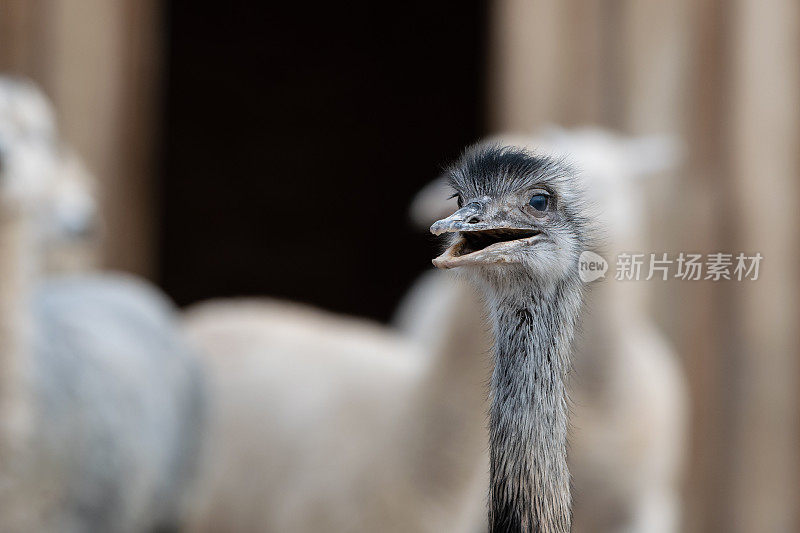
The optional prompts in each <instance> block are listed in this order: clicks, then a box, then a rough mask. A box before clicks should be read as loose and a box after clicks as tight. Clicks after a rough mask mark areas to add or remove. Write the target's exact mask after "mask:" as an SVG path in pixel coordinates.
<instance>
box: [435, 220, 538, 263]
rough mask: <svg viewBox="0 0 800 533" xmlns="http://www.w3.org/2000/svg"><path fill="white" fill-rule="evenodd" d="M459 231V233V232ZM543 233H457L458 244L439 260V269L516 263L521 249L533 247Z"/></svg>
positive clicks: (516, 230) (506, 230)
mask: <svg viewBox="0 0 800 533" xmlns="http://www.w3.org/2000/svg"><path fill="white" fill-rule="evenodd" d="M456 231H458V230H456ZM540 236H541V233H540V232H539V231H536V230H533V229H521V228H502V227H501V228H486V229H483V230H472V229H471V226H470V230H469V231H458V234H457V235H456V238H455V241H454V242H453V243H452V244H451V245H450V246H449V247H448V248H447V249H446V250H445V251H444V253H442V255H440V256H439V257H437V258H436V259H434V260H433V265H434V266H435V267H436V268H456V267H460V266H466V265H476V264H491V263H515V262H518V261H519V260H520V255H519V251H520V249H521V248H524V247H527V246H531V245H533V244H534V243H535V242H536V241H537V240H539V239H540Z"/></svg>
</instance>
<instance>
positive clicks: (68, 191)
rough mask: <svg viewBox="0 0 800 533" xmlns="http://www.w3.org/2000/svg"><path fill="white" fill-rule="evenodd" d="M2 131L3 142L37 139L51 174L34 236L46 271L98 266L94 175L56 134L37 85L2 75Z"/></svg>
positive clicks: (47, 104)
mask: <svg viewBox="0 0 800 533" xmlns="http://www.w3.org/2000/svg"><path fill="white" fill-rule="evenodd" d="M0 131H1V132H2V133H0V134H1V135H3V138H4V139H5V142H6V143H7V144H8V143H13V142H16V141H18V140H24V139H30V138H34V137H35V138H36V139H37V143H38V145H39V147H40V148H41V149H42V150H46V151H47V152H48V154H49V159H48V164H50V165H52V172H51V175H50V176H49V178H48V180H47V181H46V183H43V184H42V185H43V186H42V190H41V191H40V192H39V198H38V200H37V202H38V204H39V205H38V206H37V211H38V215H37V219H36V227H35V228H34V229H33V231H34V232H35V234H36V235H35V238H36V240H37V242H38V243H40V244H41V247H42V252H43V253H42V255H41V261H42V269H43V271H44V272H45V273H65V272H82V271H87V270H91V269H93V268H96V267H97V266H98V262H99V247H100V243H99V228H98V226H99V223H98V212H97V211H98V210H97V200H96V192H95V179H94V177H93V176H92V175H91V173H90V172H89V171H88V170H87V169H86V167H85V166H84V164H83V162H82V161H81V160H80V157H79V156H78V155H77V154H76V153H75V152H74V151H73V150H72V149H70V148H69V147H68V146H66V145H65V144H64V143H63V142H61V141H60V140H59V138H58V134H57V131H56V124H55V111H54V110H53V108H52V106H51V105H50V102H49V101H48V100H47V98H45V96H44V95H43V94H42V93H41V91H39V90H38V89H37V88H36V87H35V86H34V85H33V84H31V83H29V82H25V81H22V80H20V79H18V78H13V77H7V76H0Z"/></svg>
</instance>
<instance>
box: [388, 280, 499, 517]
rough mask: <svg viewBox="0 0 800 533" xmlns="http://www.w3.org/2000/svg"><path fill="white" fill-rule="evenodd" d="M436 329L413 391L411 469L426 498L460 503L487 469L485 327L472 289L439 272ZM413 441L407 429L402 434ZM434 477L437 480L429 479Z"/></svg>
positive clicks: (419, 488) (482, 315) (486, 357)
mask: <svg viewBox="0 0 800 533" xmlns="http://www.w3.org/2000/svg"><path fill="white" fill-rule="evenodd" d="M439 281H440V284H438V285H437V291H436V294H437V298H438V299H439V302H438V303H439V304H441V309H440V310H439V311H440V312H438V313H436V318H435V330H436V331H435V333H436V334H435V335H434V336H432V337H431V338H430V339H428V340H429V341H431V342H430V344H429V345H428V346H429V349H430V350H431V351H430V352H428V353H427V354H426V356H427V361H426V365H425V367H424V368H423V369H422V373H421V376H420V377H421V379H420V381H419V384H418V386H417V387H416V388H415V392H414V394H413V398H414V400H413V403H412V405H411V416H410V417H409V421H410V423H411V424H413V425H415V426H416V429H415V430H414V431H413V432H412V435H414V436H415V438H414V445H413V446H412V447H413V457H410V463H409V464H410V465H411V466H412V467H413V468H411V469H409V471H414V472H416V475H415V478H416V479H415V482H414V487H415V491H417V492H418V493H419V495H420V497H422V498H423V500H425V501H426V502H427V503H428V504H429V503H430V502H431V501H437V502H438V504H439V505H442V504H443V502H444V501H450V502H453V503H459V502H461V501H464V500H465V498H459V497H456V495H458V494H464V493H465V491H471V490H473V488H474V486H475V482H476V481H478V479H479V477H480V476H481V474H482V473H483V472H485V466H484V463H483V462H482V458H483V457H484V456H485V455H484V454H485V450H486V444H487V434H486V425H485V424H486V420H485V413H486V390H485V387H486V381H487V377H488V369H489V364H488V353H489V350H490V346H489V344H488V342H487V328H488V326H487V325H486V320H485V316H484V313H483V307H482V303H481V300H480V298H479V296H478V295H477V294H476V293H475V291H474V289H472V288H471V287H469V286H468V285H465V284H464V283H459V282H455V281H454V280H450V279H447V277H446V275H445V274H443V273H440V278H439ZM403 439H404V440H405V441H406V442H409V435H408V433H406V434H405V435H404V436H403ZM430 480H435V483H434V484H431V483H429V481H430ZM468 501H471V500H468Z"/></svg>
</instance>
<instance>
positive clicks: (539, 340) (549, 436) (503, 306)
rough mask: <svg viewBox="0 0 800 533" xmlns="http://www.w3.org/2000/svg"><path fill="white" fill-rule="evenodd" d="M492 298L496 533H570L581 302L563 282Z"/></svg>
mask: <svg viewBox="0 0 800 533" xmlns="http://www.w3.org/2000/svg"><path fill="white" fill-rule="evenodd" d="M531 292H532V294H527V295H525V296H524V297H520V296H519V295H507V296H500V297H494V298H492V297H490V298H489V304H490V311H491V313H492V315H493V318H494V320H493V323H494V333H495V354H494V355H495V368H494V372H493V374H492V406H491V412H490V457H491V465H490V475H491V487H490V492H489V524H490V531H493V532H517V531H525V532H544V533H556V532H557V533H561V532H568V531H569V530H570V524H571V498H570V483H569V471H568V468H567V458H566V443H567V426H568V409H567V394H566V383H565V381H566V377H567V373H568V371H569V368H570V361H571V357H570V346H571V343H572V338H573V335H574V331H575V326H576V322H577V317H578V313H579V311H580V305H581V294H580V286H578V285H572V286H571V285H570V284H569V283H568V282H563V283H561V284H558V285H553V286H551V287H549V288H545V289H536V290H533V291H531Z"/></svg>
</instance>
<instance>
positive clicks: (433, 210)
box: [409, 174, 457, 230]
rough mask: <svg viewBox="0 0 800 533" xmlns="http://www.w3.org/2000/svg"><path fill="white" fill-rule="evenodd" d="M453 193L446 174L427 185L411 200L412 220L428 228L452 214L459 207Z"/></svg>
mask: <svg viewBox="0 0 800 533" xmlns="http://www.w3.org/2000/svg"><path fill="white" fill-rule="evenodd" d="M452 194H453V190H452V189H451V188H450V185H448V184H447V179H446V177H445V176H444V174H443V175H441V176H439V177H438V178H436V179H435V180H433V181H432V182H430V183H428V184H427V185H425V186H424V187H423V188H422V189H421V190H420V191H419V192H418V193H417V194H416V195H414V199H413V200H411V208H410V209H409V217H410V218H411V222H412V223H413V224H414V225H415V226H417V227H419V228H421V229H425V230H427V229H428V228H429V227H430V225H431V224H433V223H434V222H436V221H437V220H439V219H441V218H445V217H447V216H448V215H450V214H451V213H452V212H453V211H455V210H456V209H457V205H456V204H457V200H456V199H455V198H452V197H451V196H452Z"/></svg>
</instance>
